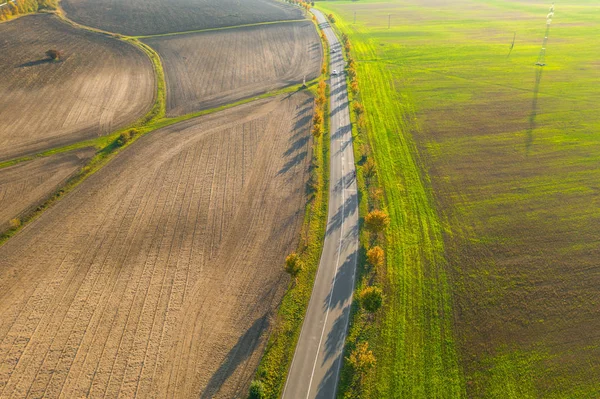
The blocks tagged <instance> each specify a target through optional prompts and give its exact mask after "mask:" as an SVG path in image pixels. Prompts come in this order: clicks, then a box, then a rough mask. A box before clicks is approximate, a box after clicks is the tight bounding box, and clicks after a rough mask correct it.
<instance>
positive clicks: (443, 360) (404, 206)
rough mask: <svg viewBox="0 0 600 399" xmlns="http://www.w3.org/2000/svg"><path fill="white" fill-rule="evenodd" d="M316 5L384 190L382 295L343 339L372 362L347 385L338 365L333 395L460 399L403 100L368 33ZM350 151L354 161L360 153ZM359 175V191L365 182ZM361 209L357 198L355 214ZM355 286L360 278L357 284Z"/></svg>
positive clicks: (429, 205)
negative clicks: (343, 61)
mask: <svg viewBox="0 0 600 399" xmlns="http://www.w3.org/2000/svg"><path fill="white" fill-rule="evenodd" d="M319 8H320V9H322V10H324V11H325V12H326V13H327V14H329V13H333V14H334V15H335V19H336V21H337V25H338V28H339V29H340V30H341V31H342V32H344V33H346V34H347V35H348V36H349V38H350V41H351V42H352V44H353V46H354V55H355V57H356V72H357V79H358V82H359V89H360V91H359V92H360V97H361V101H362V104H363V105H364V126H365V134H364V135H359V138H358V139H359V140H358V141H359V142H360V141H364V143H365V144H367V145H368V148H369V149H370V151H372V156H373V159H374V164H375V168H376V170H377V180H378V183H379V184H381V187H382V189H383V194H384V195H383V196H382V198H381V207H382V208H383V209H384V210H385V211H386V212H387V213H388V214H389V217H390V225H389V227H388V229H387V231H386V235H385V241H384V242H385V252H386V258H387V261H386V267H385V270H384V273H380V274H379V275H378V277H377V278H381V279H382V283H383V284H384V294H385V302H384V306H383V309H382V314H381V315H380V317H381V318H380V321H379V322H378V323H377V324H376V326H375V327H369V326H368V325H367V324H368V323H366V322H365V319H364V317H363V316H362V315H360V314H358V315H357V313H356V312H355V316H354V317H353V323H352V327H351V330H350V334H349V336H348V347H350V346H351V345H353V344H354V343H355V342H356V341H357V340H359V339H368V342H369V344H370V345H369V347H370V348H371V349H372V350H373V352H374V354H375V357H376V361H377V363H376V367H374V368H372V369H370V370H368V371H367V372H366V373H365V375H364V377H363V378H361V380H362V381H361V384H360V386H359V387H355V386H353V385H352V384H350V380H351V378H350V377H352V375H351V374H352V370H350V369H349V368H348V367H349V366H348V365H347V364H346V365H345V366H344V371H343V380H342V386H341V387H340V388H341V389H340V392H339V394H340V396H342V397H377V398H384V397H411V398H431V397H448V398H457V397H462V396H464V381H463V378H462V373H461V371H460V367H459V364H458V358H457V354H456V349H455V343H454V337H453V333H452V311H451V297H450V290H449V286H448V281H447V277H446V274H445V270H444V265H445V258H444V246H443V239H442V226H441V223H440V220H439V218H438V216H437V214H436V211H435V209H434V207H433V200H432V195H431V192H430V189H429V185H428V184H429V183H428V180H427V177H426V176H423V175H422V168H421V163H420V160H419V158H418V153H417V151H416V147H415V144H414V142H413V139H412V137H411V136H410V134H409V132H410V129H411V128H412V126H410V124H411V123H412V120H413V118H412V108H411V104H410V103H408V102H406V100H405V99H403V98H400V96H399V94H398V93H397V92H396V91H395V87H394V85H393V82H394V79H393V76H391V74H390V71H389V69H387V68H386V65H385V64H384V63H379V62H378V60H377V52H376V50H375V48H374V47H373V44H372V43H371V42H370V40H369V37H368V34H367V33H365V32H361V31H359V30H358V29H356V28H355V27H351V26H350V25H349V24H348V23H347V22H346V21H344V20H343V19H342V17H341V16H340V15H339V13H337V12H336V10H335V8H334V7H331V8H330V6H329V5H325V6H323V5H321V4H320V5H319ZM357 147H360V146H357ZM358 155H359V158H358V159H361V157H362V154H358ZM359 170H360V169H359ZM360 174H361V175H362V171H361V173H360ZM361 179H364V176H362V177H361ZM361 179H359V184H360V185H361V188H360V189H361V191H362V192H363V195H364V191H365V190H366V189H367V187H366V186H365V185H364V184H363V183H361ZM368 206H369V205H368V202H367V203H366V204H365V203H364V202H363V203H362V204H361V211H362V212H365V211H366V208H367V207H368ZM363 215H364V213H363ZM361 234H363V235H361V242H362V243H363V245H364V242H365V241H364V240H365V239H367V238H366V237H365V236H364V232H363V233H361ZM363 264H364V263H363ZM362 280H364V279H362ZM359 281H361V280H359ZM360 288H361V282H359V283H358V284H357V289H360Z"/></svg>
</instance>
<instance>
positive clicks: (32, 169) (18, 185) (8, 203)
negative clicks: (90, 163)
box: [0, 149, 95, 232]
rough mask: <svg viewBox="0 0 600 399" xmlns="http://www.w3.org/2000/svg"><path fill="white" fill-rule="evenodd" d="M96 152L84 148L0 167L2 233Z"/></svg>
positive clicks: (0, 225) (0, 223)
mask: <svg viewBox="0 0 600 399" xmlns="http://www.w3.org/2000/svg"><path fill="white" fill-rule="evenodd" d="M94 152H95V150H94V149H83V150H79V151H73V152H67V153H63V154H57V155H53V156H50V157H44V158H39V159H34V160H33V161H29V162H23V163H19V164H17V165H14V166H10V167H8V168H3V169H0V232H2V231H5V230H6V229H7V228H8V227H9V222H10V220H11V219H14V218H20V217H21V216H22V215H23V214H24V213H26V212H27V211H30V210H31V209H33V208H35V207H36V206H38V205H40V204H41V203H42V202H43V201H44V200H45V199H46V198H48V196H49V195H51V194H52V193H53V192H54V190H56V189H57V188H58V187H59V186H61V185H62V183H64V182H65V181H66V180H67V179H68V178H69V177H70V176H72V175H73V174H74V173H75V172H76V171H77V170H78V169H79V168H80V167H81V166H83V165H84V164H85V162H86V161H87V160H89V159H90V158H91V157H92V156H93V155H94Z"/></svg>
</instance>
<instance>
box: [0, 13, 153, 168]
mask: <svg viewBox="0 0 600 399" xmlns="http://www.w3.org/2000/svg"><path fill="white" fill-rule="evenodd" d="M49 49H56V50H59V51H61V52H62V53H63V54H64V57H63V59H62V60H61V61H58V62H52V61H50V59H49V58H48V57H47V56H46V55H45V53H46V51H47V50H49ZM0 54H2V57H0V69H1V70H2V73H1V74H0V109H1V110H2V124H1V125H0V160H6V159H10V158H15V157H18V156H21V155H24V154H28V153H33V152H38V151H42V150H44V149H47V148H51V147H54V146H58V145H65V144H69V143H72V142H75V141H79V140H83V139H89V138H93V137H97V136H99V135H103V134H106V133H109V132H111V131H113V130H115V129H116V128H118V127H121V126H123V125H126V124H127V123H130V122H133V121H135V120H136V119H137V118H139V117H141V116H143V115H144V114H145V113H146V112H148V110H149V109H150V107H151V106H152V102H153V99H154V95H155V79H154V72H153V69H152V63H151V62H150V60H149V59H148V57H147V56H146V55H145V54H143V53H142V52H141V51H140V50H137V49H136V48H135V47H133V46H131V45H129V44H127V43H125V42H121V41H118V40H115V39H112V38H109V37H107V36H104V35H100V34H96V33H91V32H88V31H84V30H79V29H75V28H73V27H71V26H69V25H67V24H65V23H63V22H61V21H60V20H59V19H58V18H56V17H54V16H52V15H31V16H26V17H22V18H19V19H17V20H15V21H12V22H9V23H3V24H1V25H0Z"/></svg>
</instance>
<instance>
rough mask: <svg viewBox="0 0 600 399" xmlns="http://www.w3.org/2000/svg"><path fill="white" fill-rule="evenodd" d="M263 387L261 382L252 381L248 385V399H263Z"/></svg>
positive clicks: (264, 395) (264, 394)
mask: <svg viewBox="0 0 600 399" xmlns="http://www.w3.org/2000/svg"><path fill="white" fill-rule="evenodd" d="M266 396H267V395H266V393H265V386H264V384H263V383H262V382H261V381H258V380H254V381H252V383H251V384H250V394H249V395H248V398H249V399H264V398H265V397H266Z"/></svg>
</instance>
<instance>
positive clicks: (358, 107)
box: [352, 100, 365, 115]
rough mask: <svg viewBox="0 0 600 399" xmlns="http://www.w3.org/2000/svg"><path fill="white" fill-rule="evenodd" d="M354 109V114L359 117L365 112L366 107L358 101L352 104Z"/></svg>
mask: <svg viewBox="0 0 600 399" xmlns="http://www.w3.org/2000/svg"><path fill="white" fill-rule="evenodd" d="M352 109H353V110H354V112H355V113H356V114H357V115H360V114H362V113H363V112H365V107H364V106H363V105H362V104H361V103H360V102H358V101H357V100H354V101H353V102H352Z"/></svg>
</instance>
